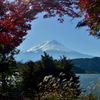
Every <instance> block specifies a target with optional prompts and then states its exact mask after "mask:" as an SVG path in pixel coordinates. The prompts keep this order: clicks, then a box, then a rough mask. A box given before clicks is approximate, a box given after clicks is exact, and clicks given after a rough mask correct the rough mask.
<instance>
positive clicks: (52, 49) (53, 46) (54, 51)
mask: <svg viewBox="0 0 100 100" xmlns="http://www.w3.org/2000/svg"><path fill="white" fill-rule="evenodd" d="M43 52H47V53H48V54H49V55H51V56H53V57H54V58H59V57H60V56H63V55H64V56H66V57H67V58H70V59H76V58H91V57H92V56H90V55H86V54H82V53H79V52H77V51H73V50H71V49H68V48H66V47H65V46H64V45H63V44H61V43H59V42H57V41H55V40H52V41H46V42H43V43H41V44H39V45H36V46H33V47H32V48H30V49H28V50H27V51H26V52H23V53H20V54H19V55H18V56H16V60H18V61H24V62H26V61H28V60H39V59H40V58H41V55H42V54H43Z"/></svg>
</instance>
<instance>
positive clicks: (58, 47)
mask: <svg viewBox="0 0 100 100" xmlns="http://www.w3.org/2000/svg"><path fill="white" fill-rule="evenodd" d="M38 51H43V52H44V51H45V52H46V51H60V52H69V51H70V50H69V49H68V48H66V47H64V45H62V44H61V43H59V42H57V41H55V40H52V41H46V42H44V43H41V44H39V45H37V46H34V47H32V48H30V49H28V50H27V52H34V53H36V52H38Z"/></svg>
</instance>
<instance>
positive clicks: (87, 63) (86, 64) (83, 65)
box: [72, 57, 100, 74]
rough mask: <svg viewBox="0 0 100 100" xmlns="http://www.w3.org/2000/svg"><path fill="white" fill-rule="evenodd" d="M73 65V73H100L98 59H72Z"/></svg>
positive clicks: (99, 59)
mask: <svg viewBox="0 0 100 100" xmlns="http://www.w3.org/2000/svg"><path fill="white" fill-rule="evenodd" d="M72 62H73V63H74V65H75V67H74V71H75V70H76V69H81V70H83V72H82V73H92V74H93V73H95V74H97V73H100V58H99V57H94V58H83V59H82V58H81V59H74V60H72ZM75 72H77V70H76V71H75Z"/></svg>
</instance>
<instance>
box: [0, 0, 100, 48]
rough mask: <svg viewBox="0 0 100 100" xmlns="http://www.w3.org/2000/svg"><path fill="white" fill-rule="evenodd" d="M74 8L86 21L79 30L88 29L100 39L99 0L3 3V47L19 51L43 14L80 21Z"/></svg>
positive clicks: (0, 23)
mask: <svg viewBox="0 0 100 100" xmlns="http://www.w3.org/2000/svg"><path fill="white" fill-rule="evenodd" d="M73 5H77V6H78V8H79V11H80V12H81V15H82V16H83V20H82V21H81V22H80V23H79V24H78V26H88V27H89V31H90V33H91V34H93V35H99V30H100V25H99V24H100V7H99V5H100V1H99V0H76V3H75V2H74V3H73V2H72V0H14V2H9V1H6V0H0V45H4V46H10V47H13V48H15V47H17V46H18V45H20V43H21V42H22V41H23V39H24V36H25V35H27V33H28V30H30V29H31V25H30V22H31V21H32V20H34V19H35V16H36V15H37V14H38V13H40V12H45V15H44V18H49V17H53V16H59V19H58V20H59V21H60V22H63V16H64V15H68V16H71V17H79V13H78V12H77V11H76V10H75V8H74V6H73Z"/></svg>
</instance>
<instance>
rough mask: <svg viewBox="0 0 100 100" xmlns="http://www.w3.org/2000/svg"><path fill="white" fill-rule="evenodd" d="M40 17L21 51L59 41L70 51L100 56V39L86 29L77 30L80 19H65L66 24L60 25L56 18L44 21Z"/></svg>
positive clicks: (22, 45) (40, 15) (20, 47)
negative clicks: (45, 42) (50, 41)
mask: <svg viewBox="0 0 100 100" xmlns="http://www.w3.org/2000/svg"><path fill="white" fill-rule="evenodd" d="M38 17H39V18H38V19H37V20H34V21H33V22H32V29H31V30H30V31H29V32H28V35H27V36H26V37H25V38H26V39H25V40H24V41H23V43H22V44H21V45H20V46H19V47H18V48H19V49H20V50H21V51H25V50H27V49H29V48H30V47H33V46H35V45H37V44H39V43H41V42H44V41H47V40H57V41H58V42H60V43H62V44H63V45H65V46H66V47H67V48H69V49H72V50H76V51H78V52H81V53H85V54H89V55H94V56H100V39H97V38H96V37H93V36H90V35H89V34H88V31H86V30H87V29H86V28H80V29H75V26H76V24H77V22H78V20H79V19H71V18H68V17H65V18H64V19H65V21H64V23H59V22H58V21H57V18H56V17H55V18H49V19H43V17H42V14H39V15H38Z"/></svg>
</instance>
